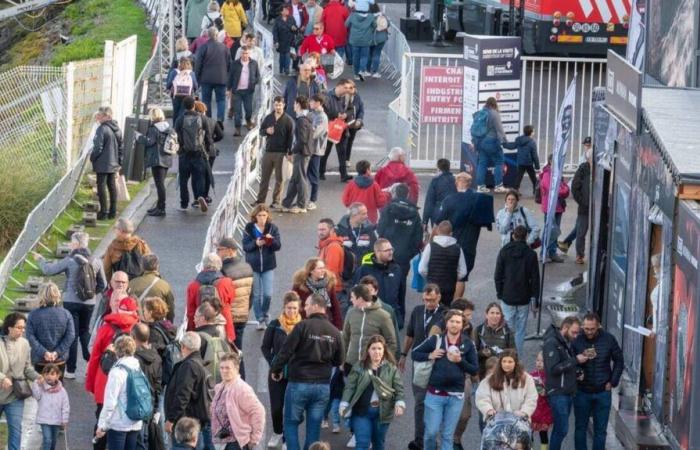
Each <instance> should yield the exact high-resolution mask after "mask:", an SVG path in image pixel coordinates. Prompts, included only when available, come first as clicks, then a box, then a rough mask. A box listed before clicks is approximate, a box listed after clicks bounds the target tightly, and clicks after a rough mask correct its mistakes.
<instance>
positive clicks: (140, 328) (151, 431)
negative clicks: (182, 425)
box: [131, 323, 165, 449]
mask: <svg viewBox="0 0 700 450" xmlns="http://www.w3.org/2000/svg"><path fill="white" fill-rule="evenodd" d="M131 337H133V338H134V341H135V342H136V353H135V354H134V357H135V358H136V359H138V360H139V365H140V366H141V371H142V372H143V373H144V374H145V375H146V378H148V382H149V384H150V385H151V397H152V398H153V411H155V414H154V415H153V417H151V420H150V421H149V422H148V423H147V424H144V426H143V428H142V429H141V435H140V436H139V440H140V441H141V443H142V448H153V449H163V448H165V444H164V442H163V435H162V434H161V431H160V425H159V424H158V422H159V421H160V413H159V412H158V403H159V397H160V392H161V390H162V386H161V377H162V374H163V368H162V364H163V362H162V361H161V359H160V356H159V355H158V352H157V351H156V350H155V349H154V348H152V347H151V344H149V343H148V338H149V337H150V328H148V325H146V324H144V323H137V324H136V325H134V327H133V328H132V329H131Z"/></svg>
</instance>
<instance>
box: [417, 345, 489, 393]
mask: <svg viewBox="0 0 700 450" xmlns="http://www.w3.org/2000/svg"><path fill="white" fill-rule="evenodd" d="M437 339H440V348H442V349H443V350H445V351H447V339H446V338H445V335H436V336H430V337H429V338H428V339H426V340H424V341H423V343H422V344H420V345H419V346H418V347H416V348H414V349H413V351H412V352H411V358H413V360H414V361H416V362H420V361H428V359H429V356H430V354H431V353H432V352H433V351H434V350H435V346H436V345H437ZM459 352H460V353H461V355H462V360H461V361H460V362H458V363H453V362H452V361H450V360H449V359H447V355H445V356H443V357H442V358H439V359H436V360H435V364H434V365H433V371H432V372H431V374H430V380H429V381H428V386H431V387H433V388H435V389H437V390H440V391H445V392H464V378H465V374H469V375H476V374H477V373H479V360H478V359H477V357H476V348H475V347H474V343H473V342H472V341H471V339H469V334H468V333H463V334H462V339H461V342H460V345H459Z"/></svg>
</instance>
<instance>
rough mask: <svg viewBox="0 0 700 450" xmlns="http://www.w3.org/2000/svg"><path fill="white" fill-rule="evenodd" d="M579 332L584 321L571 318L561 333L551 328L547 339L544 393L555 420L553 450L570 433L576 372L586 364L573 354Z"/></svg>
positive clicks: (568, 318) (552, 326)
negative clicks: (574, 342) (572, 346)
mask: <svg viewBox="0 0 700 450" xmlns="http://www.w3.org/2000/svg"><path fill="white" fill-rule="evenodd" d="M580 331H581V321H580V320H579V319H578V317H575V316H570V317H567V318H566V319H564V320H563V321H562V323H561V328H560V329H557V328H556V327H555V326H554V325H551V326H550V327H549V329H548V330H547V332H546V333H545V335H544V343H543V345H542V355H543V358H544V372H545V375H546V377H547V379H546V381H545V390H546V393H547V400H548V401H549V406H551V407H552V416H553V417H554V427H553V428H552V436H551V437H550V439H549V448H550V450H560V449H561V445H562V442H564V438H566V435H567V433H568V432H569V415H570V414H571V405H572V403H573V401H574V394H575V393H576V370H577V369H578V363H579V361H584V359H583V358H578V357H577V356H576V355H575V354H574V350H573V349H572V348H571V343H572V342H573V341H574V339H576V337H577V336H578V334H579V332H580Z"/></svg>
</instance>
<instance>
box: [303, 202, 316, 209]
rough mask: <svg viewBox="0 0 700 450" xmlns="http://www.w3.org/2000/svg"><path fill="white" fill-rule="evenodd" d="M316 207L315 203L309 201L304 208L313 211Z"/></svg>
mask: <svg viewBox="0 0 700 450" xmlns="http://www.w3.org/2000/svg"><path fill="white" fill-rule="evenodd" d="M316 208H317V206H316V203H314V202H309V204H308V205H306V209H308V210H309V211H313V210H314V209H316Z"/></svg>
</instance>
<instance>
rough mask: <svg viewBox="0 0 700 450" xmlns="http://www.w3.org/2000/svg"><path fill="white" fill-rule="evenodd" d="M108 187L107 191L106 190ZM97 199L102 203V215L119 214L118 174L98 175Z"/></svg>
mask: <svg viewBox="0 0 700 450" xmlns="http://www.w3.org/2000/svg"><path fill="white" fill-rule="evenodd" d="M105 187H106V189H105ZM107 191H109V205H108V204H107ZM97 198H98V200H99V201H100V213H101V214H107V213H108V212H109V215H111V216H115V215H116V214H117V174H116V173H98V174H97ZM108 206H109V207H108Z"/></svg>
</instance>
